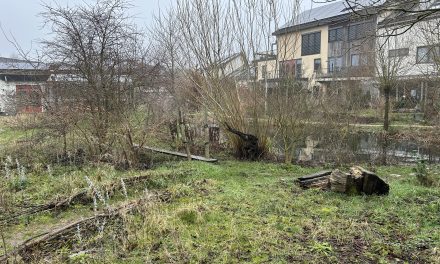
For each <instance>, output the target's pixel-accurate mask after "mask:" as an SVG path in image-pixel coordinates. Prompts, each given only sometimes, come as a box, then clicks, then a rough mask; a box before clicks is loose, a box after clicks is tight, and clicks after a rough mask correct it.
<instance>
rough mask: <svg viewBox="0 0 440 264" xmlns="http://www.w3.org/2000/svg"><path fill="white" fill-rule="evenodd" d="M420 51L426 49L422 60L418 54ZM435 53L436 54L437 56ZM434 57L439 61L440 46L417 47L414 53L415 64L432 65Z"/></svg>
mask: <svg viewBox="0 0 440 264" xmlns="http://www.w3.org/2000/svg"><path fill="white" fill-rule="evenodd" d="M421 49H426V55H424V56H423V57H422V58H420V54H419V51H420V50H421ZM436 50H437V51H436ZM435 53H437V55H436V54H435ZM435 56H437V60H439V59H440V46H438V45H430V46H419V47H417V51H416V63H417V64H429V63H434V62H435V61H434V58H435Z"/></svg>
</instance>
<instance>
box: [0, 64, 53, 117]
mask: <svg viewBox="0 0 440 264" xmlns="http://www.w3.org/2000/svg"><path fill="white" fill-rule="evenodd" d="M38 67H39V65H37V63H33V62H27V61H24V60H19V59H11V58H3V57H0V114H3V115H5V114H15V113H39V112H42V111H43V104H42V99H41V96H42V91H43V89H45V84H46V82H47V80H48V78H49V72H48V71H47V70H44V69H38Z"/></svg>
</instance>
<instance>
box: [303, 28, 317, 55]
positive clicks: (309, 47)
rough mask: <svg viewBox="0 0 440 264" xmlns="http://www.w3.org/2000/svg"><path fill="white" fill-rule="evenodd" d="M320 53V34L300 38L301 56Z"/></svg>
mask: <svg viewBox="0 0 440 264" xmlns="http://www.w3.org/2000/svg"><path fill="white" fill-rule="evenodd" d="M319 53H321V32H314V33H309V34H304V35H302V36H301V56H307V55H313V54H319Z"/></svg>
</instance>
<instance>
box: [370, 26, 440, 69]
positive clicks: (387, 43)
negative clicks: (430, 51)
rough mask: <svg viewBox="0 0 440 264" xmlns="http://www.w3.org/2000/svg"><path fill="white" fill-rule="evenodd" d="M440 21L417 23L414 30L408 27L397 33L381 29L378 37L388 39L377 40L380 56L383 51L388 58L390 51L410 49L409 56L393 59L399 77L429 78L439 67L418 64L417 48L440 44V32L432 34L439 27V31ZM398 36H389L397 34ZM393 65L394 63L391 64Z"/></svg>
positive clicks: (432, 64)
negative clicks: (432, 30) (431, 30)
mask: <svg viewBox="0 0 440 264" xmlns="http://www.w3.org/2000/svg"><path fill="white" fill-rule="evenodd" d="M438 24H439V20H438V19H435V20H430V21H425V22H419V23H416V24H415V25H414V26H413V27H412V28H410V29H409V30H407V29H408V28H407V27H403V28H401V29H399V30H398V31H397V32H392V28H391V27H388V28H381V29H379V31H378V35H379V36H380V35H385V36H386V37H379V38H378V39H377V47H376V49H377V54H378V56H380V53H381V50H380V49H382V50H383V52H384V54H383V55H384V57H386V58H388V51H389V50H392V49H401V48H409V54H408V55H407V56H404V57H401V58H399V59H393V60H394V61H395V62H394V63H395V64H397V66H398V75H399V76H403V77H405V76H429V75H432V74H433V73H436V72H437V69H438V65H439V63H437V65H436V64H435V63H417V47H421V46H428V45H435V44H436V45H438V44H440V34H439V33H440V32H437V33H435V32H434V33H435V34H432V33H431V32H429V31H430V29H435V28H436V27H437V31H438ZM395 33H397V35H396V36H389V35H390V34H395ZM391 64H393V62H391Z"/></svg>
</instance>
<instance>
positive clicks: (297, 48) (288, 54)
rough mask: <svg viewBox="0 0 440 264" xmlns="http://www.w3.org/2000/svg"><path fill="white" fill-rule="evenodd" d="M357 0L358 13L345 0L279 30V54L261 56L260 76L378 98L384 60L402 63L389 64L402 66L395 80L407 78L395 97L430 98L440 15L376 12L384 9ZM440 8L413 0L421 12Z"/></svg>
mask: <svg viewBox="0 0 440 264" xmlns="http://www.w3.org/2000/svg"><path fill="white" fill-rule="evenodd" d="M357 3H358V7H361V6H362V8H360V9H357V10H355V12H354V10H353V6H347V4H346V2H345V1H339V2H335V3H331V4H328V5H325V6H321V7H317V8H313V9H310V10H307V11H304V12H302V13H301V14H300V15H299V16H297V17H295V18H294V19H293V20H292V21H290V22H289V23H287V24H286V25H284V26H283V27H281V28H280V29H278V30H276V31H275V32H274V33H273V35H274V36H276V39H277V43H276V44H277V54H276V56H266V57H265V58H263V59H260V60H257V65H258V72H259V74H258V80H260V82H265V83H267V82H275V83H276V82H279V80H280V79H282V78H285V77H291V78H294V79H296V80H299V81H302V82H303V83H306V84H307V86H308V87H309V89H310V88H313V87H315V88H320V89H321V91H324V92H325V91H326V90H328V88H331V87H332V86H336V85H341V84H348V85H349V86H350V87H360V89H361V90H362V91H363V92H365V93H367V92H368V93H369V94H370V95H371V96H372V97H373V98H377V96H378V95H379V89H378V87H379V86H378V85H377V82H378V78H379V77H380V76H379V75H380V68H381V67H382V66H383V65H380V64H381V63H380V62H381V61H382V62H386V63H388V64H389V63H390V62H396V61H398V62H399V65H395V66H399V67H394V68H393V67H392V65H388V67H391V68H393V70H397V72H396V79H398V80H403V79H404V80H405V82H401V83H399V85H397V86H396V89H395V91H393V92H395V94H396V100H399V98H402V97H403V98H405V97H407V98H408V97H413V98H415V99H419V100H422V98H423V100H428V99H427V96H428V92H427V89H428V88H427V87H429V86H432V85H435V83H433V82H429V81H428V82H427V81H426V77H427V76H428V77H429V78H431V79H432V77H433V76H438V72H439V69H440V67H438V65H440V60H437V59H436V57H438V58H439V59H440V48H438V47H439V43H440V30H439V26H440V22H439V21H440V20H439V17H440V16H439V15H435V14H434V15H432V16H430V17H428V18H425V20H424V21H423V22H418V23H414V21H415V20H417V19H418V17H417V14H418V12H399V11H394V12H389V11H383V12H377V11H378V10H380V8H373V7H372V8H371V9H370V8H369V4H370V3H371V1H368V0H365V1H363V0H360V1H357ZM383 3H386V1H383ZM376 7H377V6H376ZM438 7H440V1H428V2H425V3H423V4H415V3H413V2H411V8H413V9H416V10H423V9H433V8H438ZM406 8H408V7H407V6H406ZM396 28H397V30H396ZM381 35H382V36H383V37H380V36H381ZM428 42H429V43H428ZM383 56H385V57H386V59H385V60H384V59H383V58H382V60H381V58H380V57H383ZM422 79H424V81H421V80H422ZM432 90H435V89H432ZM437 90H438V89H437Z"/></svg>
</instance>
